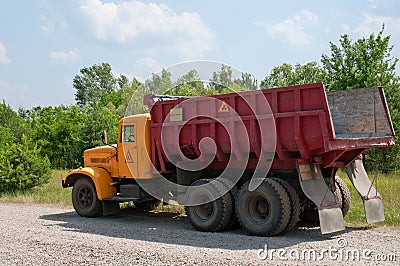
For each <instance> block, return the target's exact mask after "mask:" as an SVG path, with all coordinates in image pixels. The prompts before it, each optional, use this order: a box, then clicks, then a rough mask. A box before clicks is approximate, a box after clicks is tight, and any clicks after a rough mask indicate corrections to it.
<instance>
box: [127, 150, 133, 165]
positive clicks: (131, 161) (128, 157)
mask: <svg viewBox="0 0 400 266" xmlns="http://www.w3.org/2000/svg"><path fill="white" fill-rule="evenodd" d="M125 162H126V163H133V158H132V155H131V153H130V152H129V151H128V152H127V153H126V155H125Z"/></svg>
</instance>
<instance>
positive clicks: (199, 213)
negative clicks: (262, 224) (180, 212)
mask: <svg viewBox="0 0 400 266" xmlns="http://www.w3.org/2000/svg"><path fill="white" fill-rule="evenodd" d="M210 182H211V180H207V179H199V180H197V181H195V182H193V184H192V185H191V186H200V185H204V184H207V183H210ZM221 191H222V184H221V183H219V182H217V181H216V182H213V183H212V185H211V186H207V187H200V188H196V189H194V188H190V189H188V191H187V192H186V202H190V200H189V199H191V198H197V197H202V198H205V199H206V200H208V199H211V198H212V197H214V196H215V195H220V194H222V193H221ZM232 206H233V205H232V199H231V197H230V196H229V193H226V194H225V195H223V196H221V197H219V198H217V199H216V200H214V201H212V202H209V203H206V204H202V205H197V206H185V211H186V215H187V217H188V218H189V221H190V224H191V225H192V226H193V227H194V228H195V229H197V230H199V231H205V232H217V231H222V230H224V229H226V228H227V226H228V225H229V222H230V220H231V217H232V212H233V208H232Z"/></svg>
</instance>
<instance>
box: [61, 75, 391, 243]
mask: <svg viewBox="0 0 400 266" xmlns="http://www.w3.org/2000/svg"><path fill="white" fill-rule="evenodd" d="M144 103H145V104H147V105H148V106H149V109H150V113H149V114H141V115H133V116H129V117H125V118H123V119H122V120H121V122H120V126H119V135H118V143H117V144H115V145H107V146H103V147H97V148H93V149H90V150H87V151H85V153H84V158H85V164H84V167H82V168H79V169H75V170H71V171H70V172H69V173H68V175H67V176H65V177H64V179H63V186H64V187H70V186H73V191H72V199H73V203H74V207H75V210H76V211H77V212H78V214H80V215H82V216H87V217H94V216H99V215H103V214H105V215H106V214H112V213H115V212H117V211H118V210H119V205H118V204H119V202H124V201H134V202H135V205H137V206H143V205H147V206H149V205H151V204H152V203H154V202H156V201H157V200H163V201H164V202H171V201H174V202H178V203H180V204H183V205H185V209H186V213H187V216H188V219H189V221H190V222H191V224H192V225H193V226H194V227H195V228H196V229H198V230H202V231H221V230H225V229H227V228H231V227H232V226H234V225H235V224H240V225H241V227H242V228H243V230H244V231H245V232H246V233H248V234H251V235H258V236H272V235H277V234H281V233H284V232H288V231H290V230H292V229H293V228H295V226H296V224H297V223H298V222H299V220H315V221H318V220H319V222H320V226H321V231H322V233H330V232H335V231H340V230H343V229H344V222H343V216H344V215H346V213H347V211H348V209H349V207H350V194H349V191H348V188H347V186H346V184H345V183H344V182H343V180H342V179H340V178H339V177H338V176H337V175H336V172H337V170H338V168H340V167H345V168H346V172H347V174H348V176H349V178H350V180H351V182H352V183H353V185H354V186H355V188H356V189H357V190H358V192H359V193H360V195H361V197H362V199H363V201H364V206H365V212H366V218H367V221H368V222H369V223H372V222H376V221H381V220H383V219H384V214H383V204H382V198H381V195H380V194H379V192H378V191H376V189H375V188H374V186H373V185H372V183H371V182H370V180H369V178H368V176H367V173H366V172H365V170H364V167H363V164H362V162H361V160H360V155H361V154H362V152H363V151H365V150H366V149H368V148H372V147H386V146H390V145H393V144H394V141H393V136H394V130H393V126H392V122H391V118H390V114H389V111H388V106H387V103H386V99H385V95H384V91H383V88H380V87H377V88H367V89H356V90H349V91H335V92H326V91H325V88H324V86H323V84H322V83H316V84H306V85H299V86H291V87H283V88H272V89H263V90H257V91H247V92H240V93H230V94H222V95H215V96H211V97H169V96H156V95H146V96H145V97H144ZM105 143H106V141H105ZM237 221H238V223H237Z"/></svg>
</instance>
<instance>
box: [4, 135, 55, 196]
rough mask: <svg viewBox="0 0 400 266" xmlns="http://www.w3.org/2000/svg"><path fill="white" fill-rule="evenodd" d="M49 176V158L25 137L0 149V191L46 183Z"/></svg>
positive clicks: (28, 187)
mask: <svg viewBox="0 0 400 266" xmlns="http://www.w3.org/2000/svg"><path fill="white" fill-rule="evenodd" d="M50 176H51V169H50V162H49V160H48V159H47V158H46V157H43V156H42V155H41V151H40V149H38V148H37V147H33V148H30V147H29V146H28V144H27V142H26V140H25V139H23V140H22V142H21V143H9V144H7V145H6V147H4V148H2V149H0V192H4V191H15V190H27V189H30V188H33V187H35V186H38V185H41V184H44V183H46V182H47V181H48V180H49V179H50Z"/></svg>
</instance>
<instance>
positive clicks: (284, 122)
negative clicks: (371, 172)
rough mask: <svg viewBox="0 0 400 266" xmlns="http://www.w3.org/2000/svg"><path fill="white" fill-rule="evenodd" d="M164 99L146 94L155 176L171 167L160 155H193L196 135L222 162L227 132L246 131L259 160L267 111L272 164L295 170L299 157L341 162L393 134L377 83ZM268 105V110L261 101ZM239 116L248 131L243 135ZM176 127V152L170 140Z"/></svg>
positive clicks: (324, 164) (334, 164) (238, 134)
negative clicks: (208, 143)
mask: <svg viewBox="0 0 400 266" xmlns="http://www.w3.org/2000/svg"><path fill="white" fill-rule="evenodd" d="M167 99H168V100H166V99H163V98H157V97H153V96H151V95H147V96H146V98H145V103H146V104H148V105H149V107H150V108H151V111H150V114H151V136H152V153H151V154H152V162H153V164H154V166H155V167H156V169H157V170H158V171H159V172H161V173H164V172H171V171H174V169H175V167H174V166H173V165H171V164H169V162H170V160H169V158H167V156H165V152H167V153H168V154H169V157H171V158H175V159H176V160H179V159H182V160H183V158H180V157H181V155H180V151H181V152H182V154H183V155H185V156H187V157H189V158H197V157H199V156H200V148H199V143H200V140H201V139H203V138H205V137H210V138H212V139H213V140H214V141H215V143H216V146H217V151H216V154H217V156H216V157H215V161H224V160H228V159H229V156H226V155H228V154H229V152H230V151H231V146H232V145H231V143H230V138H229V134H228V131H231V132H232V133H233V134H234V135H235V136H236V138H235V140H236V141H238V142H241V141H247V140H244V139H241V138H242V137H246V136H247V138H248V141H249V144H250V156H249V157H250V161H254V160H258V158H260V155H261V153H262V152H261V151H260V147H262V143H261V141H262V140H263V139H267V140H272V141H273V140H274V139H273V137H269V136H261V135H260V133H261V131H260V125H261V126H265V127H266V128H269V129H268V133H269V134H271V130H272V129H271V126H273V122H271V121H270V120H269V119H268V115H269V114H270V113H271V112H272V113H273V117H274V123H275V127H276V147H275V148H276V156H274V162H273V164H272V169H295V168H296V161H298V160H309V161H310V162H315V163H319V164H320V165H321V168H323V169H324V168H329V167H341V166H345V165H347V164H349V163H350V162H352V161H353V160H354V159H355V158H357V157H358V156H359V154H361V153H362V152H363V151H364V150H365V149H367V148H373V147H385V146H389V145H392V144H393V135H394V131H393V127H392V123H391V119H390V115H389V111H388V107H387V104H386V100H385V96H384V93H383V89H382V88H368V89H355V90H350V91H334V92H325V89H324V86H323V84H322V83H316V84H306V85H300V86H292V87H284V88H273V89H264V90H261V91H247V92H241V93H231V94H223V95H215V96H211V97H194V98H179V99H174V100H171V99H169V98H167ZM265 99H266V100H267V102H266V100H265ZM267 103H268V104H269V106H270V109H269V108H267V107H266V106H265V105H266V104H267ZM172 109H174V110H173V111H172V114H170V111H171V110H172ZM167 116H169V119H166V118H167ZM233 120H234V121H235V122H232V121H233ZM241 121H242V122H243V123H244V125H245V127H246V130H247V135H246V134H243V132H241V129H242V127H241V126H240V122H241ZM221 122H226V123H227V124H229V123H231V124H230V126H231V128H229V129H228V130H227V128H226V127H224V125H223V124H222V123H221ZM162 130H163V133H164V136H163V140H164V144H162V143H163V142H162V138H161V131H162ZM178 132H179V148H180V149H177V147H176V146H175V145H174V144H175V143H173V141H172V140H174V139H176V136H177V133H178ZM265 132H267V131H265ZM163 145H164V148H165V150H164V149H162V147H163ZM265 146H267V144H265ZM239 148H240V147H239ZM266 150H267V151H269V150H271V147H266ZM212 152H214V151H212ZM233 152H236V153H238V154H237V156H235V157H236V158H243V157H245V156H240V155H239V153H246V151H245V150H233ZM218 165H223V164H216V163H215V164H214V165H211V166H210V167H214V168H218ZM254 166H255V164H252V163H249V164H248V165H247V167H248V168H252V167H254Z"/></svg>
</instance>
